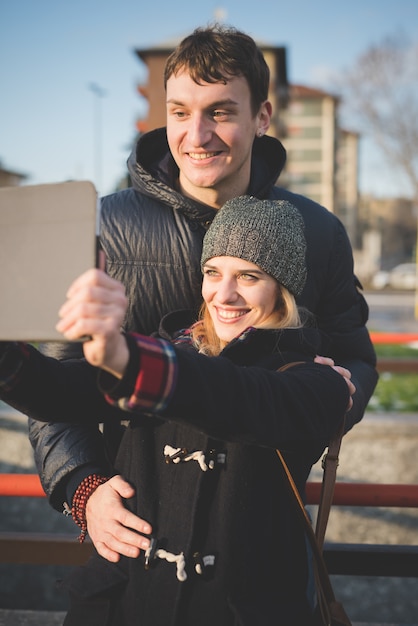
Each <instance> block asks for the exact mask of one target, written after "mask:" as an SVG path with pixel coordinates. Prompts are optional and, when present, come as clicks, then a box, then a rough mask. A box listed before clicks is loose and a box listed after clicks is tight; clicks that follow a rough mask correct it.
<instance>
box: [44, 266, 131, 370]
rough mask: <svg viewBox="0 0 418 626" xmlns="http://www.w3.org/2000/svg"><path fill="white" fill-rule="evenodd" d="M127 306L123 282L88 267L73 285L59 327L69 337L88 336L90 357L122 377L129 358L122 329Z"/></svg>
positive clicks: (85, 346)
mask: <svg viewBox="0 0 418 626" xmlns="http://www.w3.org/2000/svg"><path fill="white" fill-rule="evenodd" d="M127 306H128V300H127V298H126V295H125V288H124V286H123V285H122V283H120V282H119V281H117V280H114V279H113V278H111V277H110V276H108V275H107V274H106V273H105V272H103V271H102V270H98V269H92V270H88V271H87V272H85V273H84V274H82V275H81V276H80V277H79V278H77V279H76V280H75V281H74V282H73V284H72V285H71V287H70V288H69V290H68V292H67V301H66V302H65V304H64V305H63V306H62V307H61V309H60V311H59V316H60V318H61V320H60V322H58V324H57V326H56V328H57V330H58V331H59V332H61V333H63V334H64V336H65V337H66V338H67V339H70V340H77V339H81V338H86V339H85V340H84V343H83V350H84V356H85V357H86V359H87V361H88V362H89V363H90V364H91V365H94V366H95V367H100V368H102V369H104V370H106V371H108V372H110V373H111V374H113V375H114V376H117V377H118V378H121V377H122V376H123V373H124V371H125V368H126V366H127V364H128V360H129V350H128V346H127V343H126V340H125V337H124V336H123V334H122V333H121V325H122V322H123V320H124V318H125V314H126V309H127Z"/></svg>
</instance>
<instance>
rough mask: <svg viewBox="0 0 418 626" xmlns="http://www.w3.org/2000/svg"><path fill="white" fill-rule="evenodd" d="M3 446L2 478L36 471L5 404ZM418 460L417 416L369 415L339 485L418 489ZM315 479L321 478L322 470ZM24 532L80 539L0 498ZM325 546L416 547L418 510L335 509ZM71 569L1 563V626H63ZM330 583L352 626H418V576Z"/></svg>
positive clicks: (46, 516) (38, 506) (59, 523)
mask: <svg viewBox="0 0 418 626" xmlns="http://www.w3.org/2000/svg"><path fill="white" fill-rule="evenodd" d="M0 440H1V443H2V445H1V446H0V472H7V473H9V472H18V473H25V472H26V473H33V472H34V471H35V467H34V463H33V455H32V449H31V447H30V444H29V442H28V439H27V433H26V418H25V417H24V416H22V415H20V414H19V413H17V412H14V411H10V410H8V409H6V408H5V405H3V406H1V405H0ZM417 453H418V415H415V414H402V413H399V414H394V413H390V414H386V413H381V414H375V413H372V412H369V413H366V415H365V417H364V419H363V421H362V422H361V423H360V424H358V425H357V426H355V428H354V429H353V430H352V431H351V432H349V433H348V434H347V435H346V436H345V438H344V440H343V445H342V449H341V454H340V465H339V469H338V480H344V481H358V482H370V483H410V484H416V485H417V488H418V463H417V459H418V454H417ZM311 479H312V480H320V479H321V468H320V463H318V464H317V465H316V466H315V467H314V468H313V471H312V475H311ZM312 512H313V514H314V513H315V510H314V508H313V511H312ZM23 530H26V531H33V532H68V533H72V534H74V536H76V532H75V528H74V525H73V523H72V521H71V520H69V519H67V518H65V517H64V516H62V515H59V514H58V513H57V512H54V511H53V510H52V509H51V508H50V507H49V505H48V503H47V501H46V499H42V498H30V499H24V498H0V531H23ZM326 541H331V542H346V543H383V544H406V545H410V544H412V545H416V544H417V542H418V510H416V509H394V508H392V509H384V508H373V509H370V508H364V507H336V506H334V507H333V508H332V511H331V515H330V520H329V525H328V530H327V536H326ZM69 569H70V568H66V567H63V566H32V565H7V564H0V626H23V625H25V626H32V625H35V624H42V625H45V626H49V625H51V626H52V625H53V626H55V625H56V624H62V619H63V615H64V612H65V610H66V599H65V597H63V596H62V595H61V593H60V592H59V591H58V588H57V580H59V579H61V578H62V577H63V576H65V575H66V573H67V572H68V571H69ZM332 581H333V585H334V590H335V592H336V595H337V597H338V599H339V600H340V601H341V602H342V603H343V604H344V607H345V609H346V611H347V613H348V615H349V616H350V618H351V620H352V621H353V626H362V625H363V624H367V625H368V626H371V624H375V625H377V624H379V626H380V625H384V626H390V625H396V626H400V625H401V626H417V624H418V593H417V591H418V572H417V578H409V579H397V578H386V577H366V576H359V577H349V576H333V577H332ZM12 609H14V610H12ZM34 611H35V612H34ZM34 620H35V621H34ZM36 620H37V621H36Z"/></svg>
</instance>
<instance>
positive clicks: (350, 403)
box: [314, 356, 356, 411]
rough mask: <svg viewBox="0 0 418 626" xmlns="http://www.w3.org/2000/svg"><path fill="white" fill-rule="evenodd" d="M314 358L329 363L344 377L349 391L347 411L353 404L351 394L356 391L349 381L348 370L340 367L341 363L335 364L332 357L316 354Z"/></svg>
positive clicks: (349, 374) (318, 361) (349, 373)
mask: <svg viewBox="0 0 418 626" xmlns="http://www.w3.org/2000/svg"><path fill="white" fill-rule="evenodd" d="M314 360H315V363H321V364H322V365H329V366H330V367H332V369H334V370H335V371H336V372H338V373H339V374H340V375H341V376H342V377H343V378H344V380H345V382H346V383H347V386H348V389H349V391H350V400H349V401H348V407H347V411H349V410H350V409H351V407H352V406H353V395H354V394H355V393H356V387H355V385H354V383H353V382H352V381H351V372H350V370H348V369H346V368H345V367H341V365H335V363H334V361H333V359H330V358H329V357H326V356H316V357H315V359H314Z"/></svg>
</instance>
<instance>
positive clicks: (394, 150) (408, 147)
mask: <svg viewBox="0 0 418 626" xmlns="http://www.w3.org/2000/svg"><path fill="white" fill-rule="evenodd" d="M339 83H340V88H341V91H342V94H343V98H344V102H345V103H346V106H348V108H349V109H351V110H352V111H353V112H354V113H355V114H356V116H357V119H358V121H359V122H360V123H361V126H362V128H363V132H365V133H367V134H368V135H369V137H370V139H371V140H372V141H374V143H375V144H376V146H377V147H379V148H380V150H381V153H382V155H383V156H384V158H385V161H386V163H387V164H388V165H389V166H390V167H391V168H393V170H396V169H397V170H398V171H399V172H400V173H401V174H403V176H404V177H405V180H406V181H407V182H408V183H409V185H410V187H411V190H412V195H413V199H414V201H415V204H416V205H417V206H418V43H417V42H415V43H414V44H411V43H410V42H409V41H408V40H407V39H406V38H405V37H404V36H403V35H402V34H398V35H392V36H388V37H386V38H385V39H383V40H382V41H381V42H380V43H378V44H376V45H373V46H372V47H370V48H369V49H368V50H367V51H366V52H364V53H363V54H362V55H361V56H360V57H359V58H358V59H357V61H356V62H355V63H354V65H353V66H352V67H351V68H349V69H348V70H347V71H346V72H345V73H344V74H343V76H341V77H340V80H339Z"/></svg>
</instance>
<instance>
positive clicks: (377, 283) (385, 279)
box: [370, 270, 389, 289]
mask: <svg viewBox="0 0 418 626" xmlns="http://www.w3.org/2000/svg"><path fill="white" fill-rule="evenodd" d="M370 284H371V287H372V289H384V288H385V287H387V286H388V284H389V272H385V271H384V270H379V271H378V272H376V274H374V276H372V279H371V282H370Z"/></svg>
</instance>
